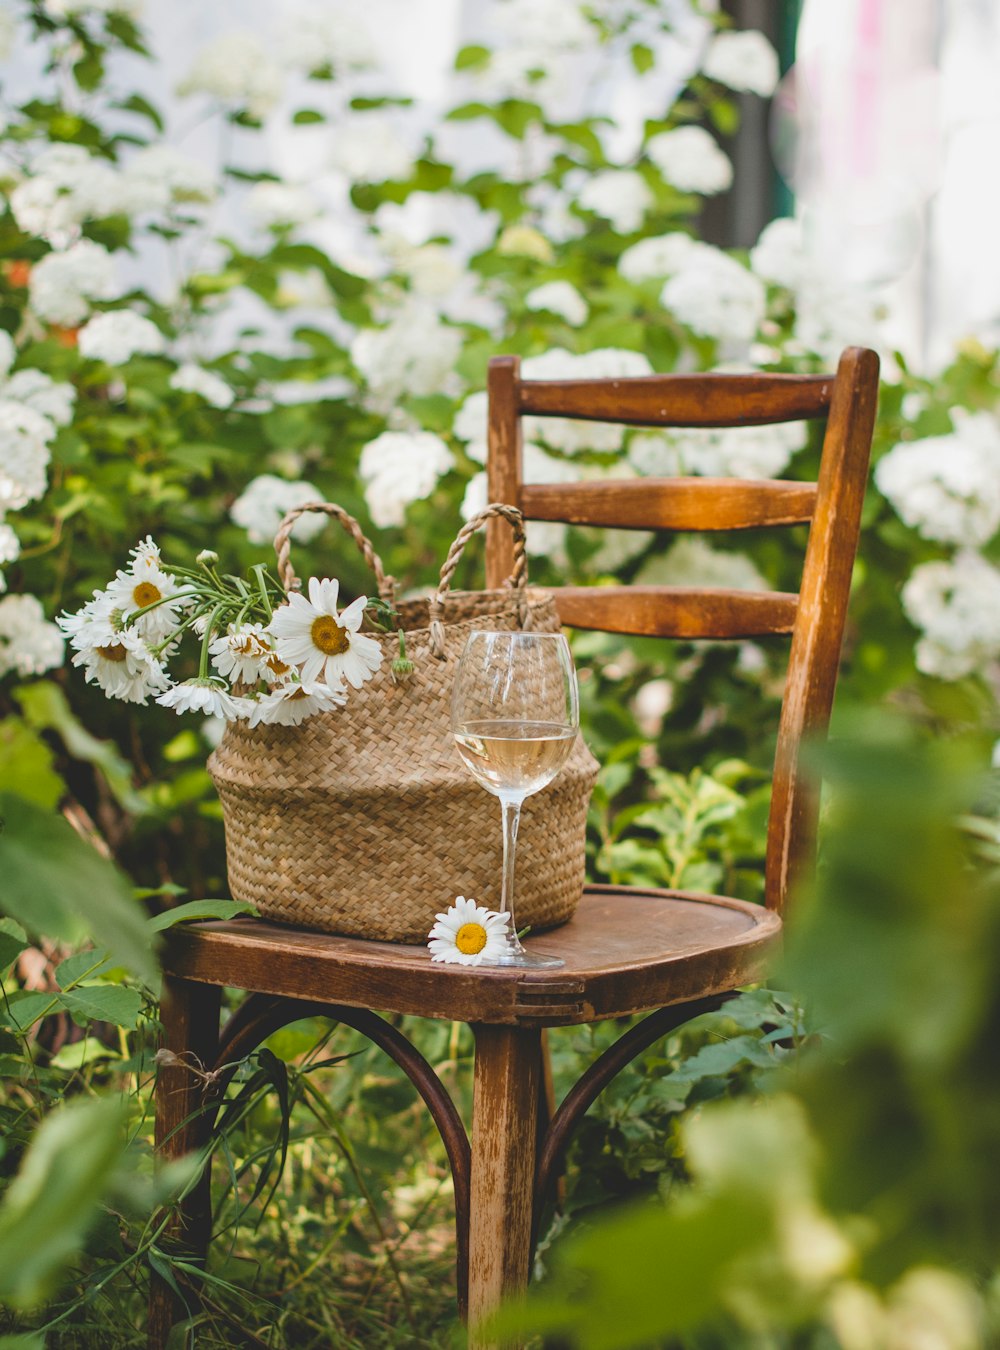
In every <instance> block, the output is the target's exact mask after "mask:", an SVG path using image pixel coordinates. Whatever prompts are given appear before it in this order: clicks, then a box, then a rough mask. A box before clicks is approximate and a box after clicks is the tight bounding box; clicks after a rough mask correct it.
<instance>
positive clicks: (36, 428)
mask: <svg viewBox="0 0 1000 1350" xmlns="http://www.w3.org/2000/svg"><path fill="white" fill-rule="evenodd" d="M15 356H16V352H15V348H14V343H13V341H12V340H11V338H10V336H9V335H8V334H7V333H6V332H4V331H2V330H0V566H2V565H3V564H5V563H8V562H13V561H14V559H15V558H16V557H17V556H18V553H19V552H20V545H19V543H18V539H17V535H16V534H15V533H14V530H13V529H12V527H11V526H10V525H9V524H8V523H6V522H5V520H4V516H5V514H6V513H7V512H8V511H20V510H21V509H22V508H23V507H25V506H27V505H28V503H29V502H33V501H37V499H38V498H39V497H41V496H42V494H43V493H44V491H45V488H46V483H47V474H46V470H47V469H48V464H49V446H50V444H51V442H52V441H53V440H54V438H55V435H56V432H57V430H58V428H59V427H61V426H66V425H67V423H68V422H69V421H70V420H71V419H72V416H73V405H74V402H75V399H76V391H75V390H74V388H73V386H72V385H71V384H63V383H57V382H56V381H55V380H52V379H51V378H50V377H49V376H48V375H46V374H45V373H44V372H43V371H40V370H18V371H15V373H14V374H13V375H11V374H10V373H9V372H10V367H11V366H12V365H13V363H14V359H15ZM4 589H6V586H5V583H4V579H3V574H2V573H0V591H2V590H4Z"/></svg>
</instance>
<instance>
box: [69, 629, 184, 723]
mask: <svg viewBox="0 0 1000 1350" xmlns="http://www.w3.org/2000/svg"><path fill="white" fill-rule="evenodd" d="M74 617H75V616H74ZM84 637H86V645H82V639H83V638H84ZM70 640H71V642H73V643H74V645H76V644H77V643H81V645H80V646H79V650H78V651H77V652H76V654H75V655H74V657H73V665H74V666H83V668H84V674H85V676H86V679H87V683H88V684H99V685H100V687H101V688H102V689H103V690H104V692H105V694H107V696H108V698H118V699H121V700H122V701H123V702H124V703H142V704H144V703H145V702H146V699H147V698H148V697H149V695H150V694H155V693H156V692H157V690H160V689H164V688H166V686H167V685H168V684H169V677H168V676H167V673H166V671H165V670H164V669H163V666H162V665H161V664H160V662H159V661H157V659H156V657H155V656H153V654H152V653H151V652H150V651H149V649H148V648H147V647H146V644H145V643H144V642H143V641H142V639H141V638H140V637H139V636H138V634H137V633H135V632H134V631H133V630H132V629H127V630H125V631H123V632H118V631H117V630H116V629H114V628H113V627H112V626H111V623H110V621H105V622H104V623H103V624H102V623H101V621H100V619H99V618H98V617H97V616H96V615H91V617H90V620H89V622H88V623H87V625H86V627H85V628H81V629H80V630H78V631H77V632H76V633H74V634H73V636H72V637H71V639H70Z"/></svg>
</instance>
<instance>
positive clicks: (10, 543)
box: [0, 520, 21, 566]
mask: <svg viewBox="0 0 1000 1350" xmlns="http://www.w3.org/2000/svg"><path fill="white" fill-rule="evenodd" d="M20 552H21V541H20V539H18V537H17V534H16V533H15V531H14V527H13V525H8V524H7V522H6V521H5V520H0V566H2V565H3V564H5V563H12V562H15V561H16V560H17V558H18V556H19V555H20Z"/></svg>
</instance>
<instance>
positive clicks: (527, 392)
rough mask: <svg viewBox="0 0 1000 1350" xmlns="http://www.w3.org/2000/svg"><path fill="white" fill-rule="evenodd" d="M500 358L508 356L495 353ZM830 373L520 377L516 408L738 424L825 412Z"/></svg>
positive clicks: (636, 422) (665, 423)
mask: <svg viewBox="0 0 1000 1350" xmlns="http://www.w3.org/2000/svg"><path fill="white" fill-rule="evenodd" d="M495 359H496V360H498V361H501V360H510V359H511V358H509V357H506V358H505V357H498V358H495ZM832 388H833V380H832V378H831V377H830V376H829V375H760V374H750V375H640V376H631V377H629V378H625V379H619V380H615V379H605V380H522V381H520V382H519V384H518V387H517V410H518V412H519V413H521V414H522V415H523V414H525V413H533V414H536V415H541V416H547V417H570V418H574V419H579V420H581V421H588V422H624V423H626V424H627V425H630V426H643V427H736V426H761V425H763V424H766V423H770V422H791V421H795V420H797V419H798V418H810V417H822V416H825V414H826V411H827V409H828V408H829V406H830V398H831V393H832Z"/></svg>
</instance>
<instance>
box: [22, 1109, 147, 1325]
mask: <svg viewBox="0 0 1000 1350" xmlns="http://www.w3.org/2000/svg"><path fill="white" fill-rule="evenodd" d="M122 1124H123V1113H122V1111H121V1108H120V1107H119V1105H118V1103H117V1102H115V1101H110V1100H107V1099H102V1100H97V1101H95V1100H88V1101H76V1102H73V1103H72V1104H71V1105H69V1106H64V1107H61V1108H60V1109H59V1110H57V1111H54V1112H53V1113H52V1114H51V1115H50V1116H48V1117H47V1118H46V1120H45V1121H43V1123H42V1125H41V1127H40V1128H39V1130H38V1133H37V1134H36V1135H35V1137H34V1139H33V1140H32V1142H31V1145H30V1147H29V1149H28V1152H27V1153H26V1155H25V1157H24V1161H23V1162H22V1164H21V1169H20V1171H19V1172H18V1174H17V1176H16V1177H15V1178H14V1180H13V1181H12V1182H11V1184H10V1186H9V1188H8V1190H7V1193H6V1195H5V1197H4V1201H3V1204H2V1206H0V1301H3V1302H6V1303H9V1304H12V1305H13V1306H14V1307H16V1308H30V1307H35V1306H36V1305H37V1304H39V1303H41V1302H42V1300H43V1299H44V1298H46V1296H47V1295H48V1294H49V1293H50V1292H51V1291H52V1290H53V1289H54V1288H55V1286H56V1284H57V1282H58V1280H59V1277H60V1275H61V1274H62V1271H63V1269H64V1268H65V1266H66V1265H67V1263H68V1262H69V1261H70V1260H71V1259H72V1258H73V1256H74V1255H75V1254H76V1252H77V1251H78V1250H79V1248H80V1246H81V1245H82V1243H83V1240H84V1238H85V1236H86V1233H87V1230H88V1229H89V1228H90V1226H91V1224H92V1223H93V1221H94V1220H95V1219H96V1217H97V1214H98V1204H99V1201H100V1199H101V1197H102V1195H103V1194H104V1193H105V1190H106V1188H107V1185H108V1182H109V1180H110V1178H111V1174H112V1172H113V1171H114V1168H115V1166H116V1164H117V1163H118V1160H119V1158H120V1156H121V1148H122V1142H121V1141H122Z"/></svg>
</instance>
